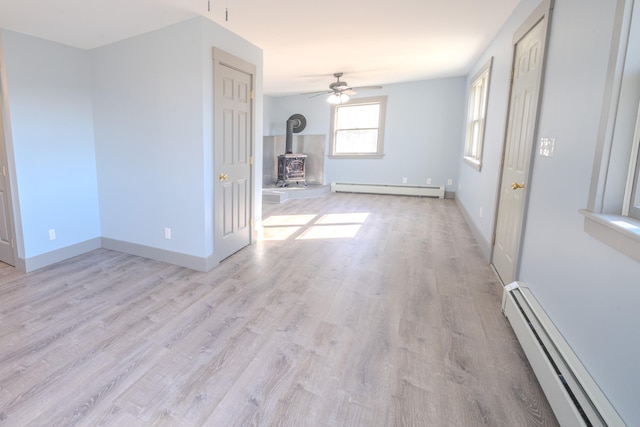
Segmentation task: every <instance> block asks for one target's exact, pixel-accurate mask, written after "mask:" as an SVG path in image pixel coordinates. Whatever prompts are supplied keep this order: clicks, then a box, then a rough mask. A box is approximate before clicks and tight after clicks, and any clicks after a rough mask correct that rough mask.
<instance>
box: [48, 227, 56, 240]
mask: <svg viewBox="0 0 640 427" xmlns="http://www.w3.org/2000/svg"><path fill="white" fill-rule="evenodd" d="M49 240H56V229H55V228H52V229H51V230H49Z"/></svg>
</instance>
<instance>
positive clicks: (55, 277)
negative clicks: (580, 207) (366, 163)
mask: <svg viewBox="0 0 640 427" xmlns="http://www.w3.org/2000/svg"><path fill="white" fill-rule="evenodd" d="M295 215H305V216H306V217H305V219H306V221H308V222H306V223H304V224H299V225H296V227H299V228H298V229H296V231H295V233H293V234H291V235H290V236H289V238H287V239H285V240H261V241H259V242H257V243H256V244H255V245H252V246H250V247H247V248H245V249H243V250H242V251H240V252H238V253H236V254H234V255H233V256H231V257H229V258H227V259H226V260H225V261H224V262H222V263H221V264H220V265H219V266H218V267H217V268H216V269H214V270H212V271H210V272H208V273H203V272H196V271H192V270H189V269H186V268H182V267H177V266H173V265H169V264H165V263H161V262H158V261H153V260H148V259H144V258H139V257H135V256H131V255H126V254H121V253H117V252H113V251H109V250H102V249H101V250H96V251H92V252H90V253H87V254H85V255H82V256H79V257H76V258H73V259H70V260H67V261H64V262H62V263H59V264H56V265H54V266H50V267H47V268H44V269H41V270H39V271H36V272H33V273H29V274H24V273H19V272H16V271H15V270H14V269H11V268H10V267H8V266H3V265H0V322H1V326H2V327H1V328H0V426H3V425H10V426H13V425H34V426H35V425H82V426H85V425H86V426H94V425H101V426H118V427H120V426H125V425H126V426H127V427H128V426H146V425H162V426H164V425H170V426H173V425H175V426H198V425H229V426H233V425H292V426H293V425H295V426H343V425H349V426H391V425H398V426H400V425H402V426H413V425H415V426H422V425H434V426H435V425H452V426H456V425H460V426H467V425H508V426H512V425H513V426H516V425H536V426H556V425H557V422H556V420H555V418H554V416H553V413H552V412H551V409H550V407H549V405H548V402H547V401H546V400H545V398H544V395H543V394H542V391H541V389H540V387H539V385H538V383H537V382H536V379H535V376H534V375H533V373H532V371H531V368H530V366H529V365H528V363H527V360H526V358H525V356H524V354H523V353H522V350H521V348H520V346H519V344H518V342H517V341H516V339H515V336H514V335H513V332H512V330H511V328H510V326H509V324H508V322H507V321H506V319H504V317H503V316H502V315H501V313H500V299H501V286H500V282H499V281H498V279H497V277H496V276H495V274H494V272H493V271H492V269H491V268H490V267H489V266H488V265H487V263H486V260H484V259H483V258H482V255H481V253H480V251H479V249H478V246H477V245H476V244H475V242H474V241H473V238H472V237H471V233H470V232H469V229H468V228H467V226H466V224H465V223H464V219H463V218H462V215H461V214H460V212H459V211H458V209H457V207H456V205H455V203H454V202H453V201H451V200H439V199H427V198H419V197H394V196H378V195H354V194H331V195H329V196H327V197H325V198H321V199H309V200H292V201H289V202H287V203H286V204H283V205H265V206H264V218H265V224H272V225H268V226H267V227H271V228H272V229H273V232H272V233H266V234H267V235H269V234H271V235H273V236H279V235H282V233H280V232H279V230H278V227H279V226H278V225H277V224H283V225H282V227H289V226H291V223H292V222H295V221H296V218H297V219H298V220H299V218H300V217H295ZM269 217H274V219H273V220H266V219H267V218H269ZM298 222H300V221H298ZM343 226H344V227H343ZM310 230H311V231H310ZM345 230H346V231H350V232H351V234H341V231H345ZM328 231H330V232H331V233H328ZM311 235H314V236H315V237H316V238H313V239H306V238H305V237H309V236H311ZM340 236H341V237H340Z"/></svg>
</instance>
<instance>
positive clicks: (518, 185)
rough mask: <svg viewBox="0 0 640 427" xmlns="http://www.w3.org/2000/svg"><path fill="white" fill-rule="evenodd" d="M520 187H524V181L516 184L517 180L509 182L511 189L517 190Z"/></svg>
mask: <svg viewBox="0 0 640 427" xmlns="http://www.w3.org/2000/svg"><path fill="white" fill-rule="evenodd" d="M520 188H524V182H523V183H522V184H518V183H517V182H514V183H513V184H511V189H513V190H518V189H520Z"/></svg>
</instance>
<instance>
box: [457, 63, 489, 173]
mask: <svg viewBox="0 0 640 427" xmlns="http://www.w3.org/2000/svg"><path fill="white" fill-rule="evenodd" d="M492 62H493V57H492V58H491V59H489V62H487V63H486V64H485V65H484V66H483V67H482V69H481V70H480V71H479V72H478V74H476V75H475V76H474V77H473V80H472V82H471V86H470V87H469V103H468V105H467V129H466V136H465V141H464V160H465V161H466V162H467V163H468V164H469V165H471V166H472V167H473V168H475V169H477V170H480V168H481V166H482V142H483V140H484V121H485V117H486V114H487V99H488V97H489V79H490V77H491V64H492Z"/></svg>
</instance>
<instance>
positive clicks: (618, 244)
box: [580, 209, 640, 262]
mask: <svg viewBox="0 0 640 427" xmlns="http://www.w3.org/2000/svg"><path fill="white" fill-rule="evenodd" d="M580 213H581V214H582V215H584V217H585V218H584V231H585V232H586V233H588V234H590V235H591V236H593V237H595V238H596V239H598V240H600V241H601V242H603V243H606V244H607V245H609V246H611V247H612V248H614V249H615V250H617V251H619V252H622V253H623V254H625V255H627V256H629V257H631V258H633V259H635V260H636V261H639V262H640V221H639V220H637V219H634V218H629V217H627V216H622V215H610V214H597V213H593V212H589V211H588V210H585V209H581V210H580Z"/></svg>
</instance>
